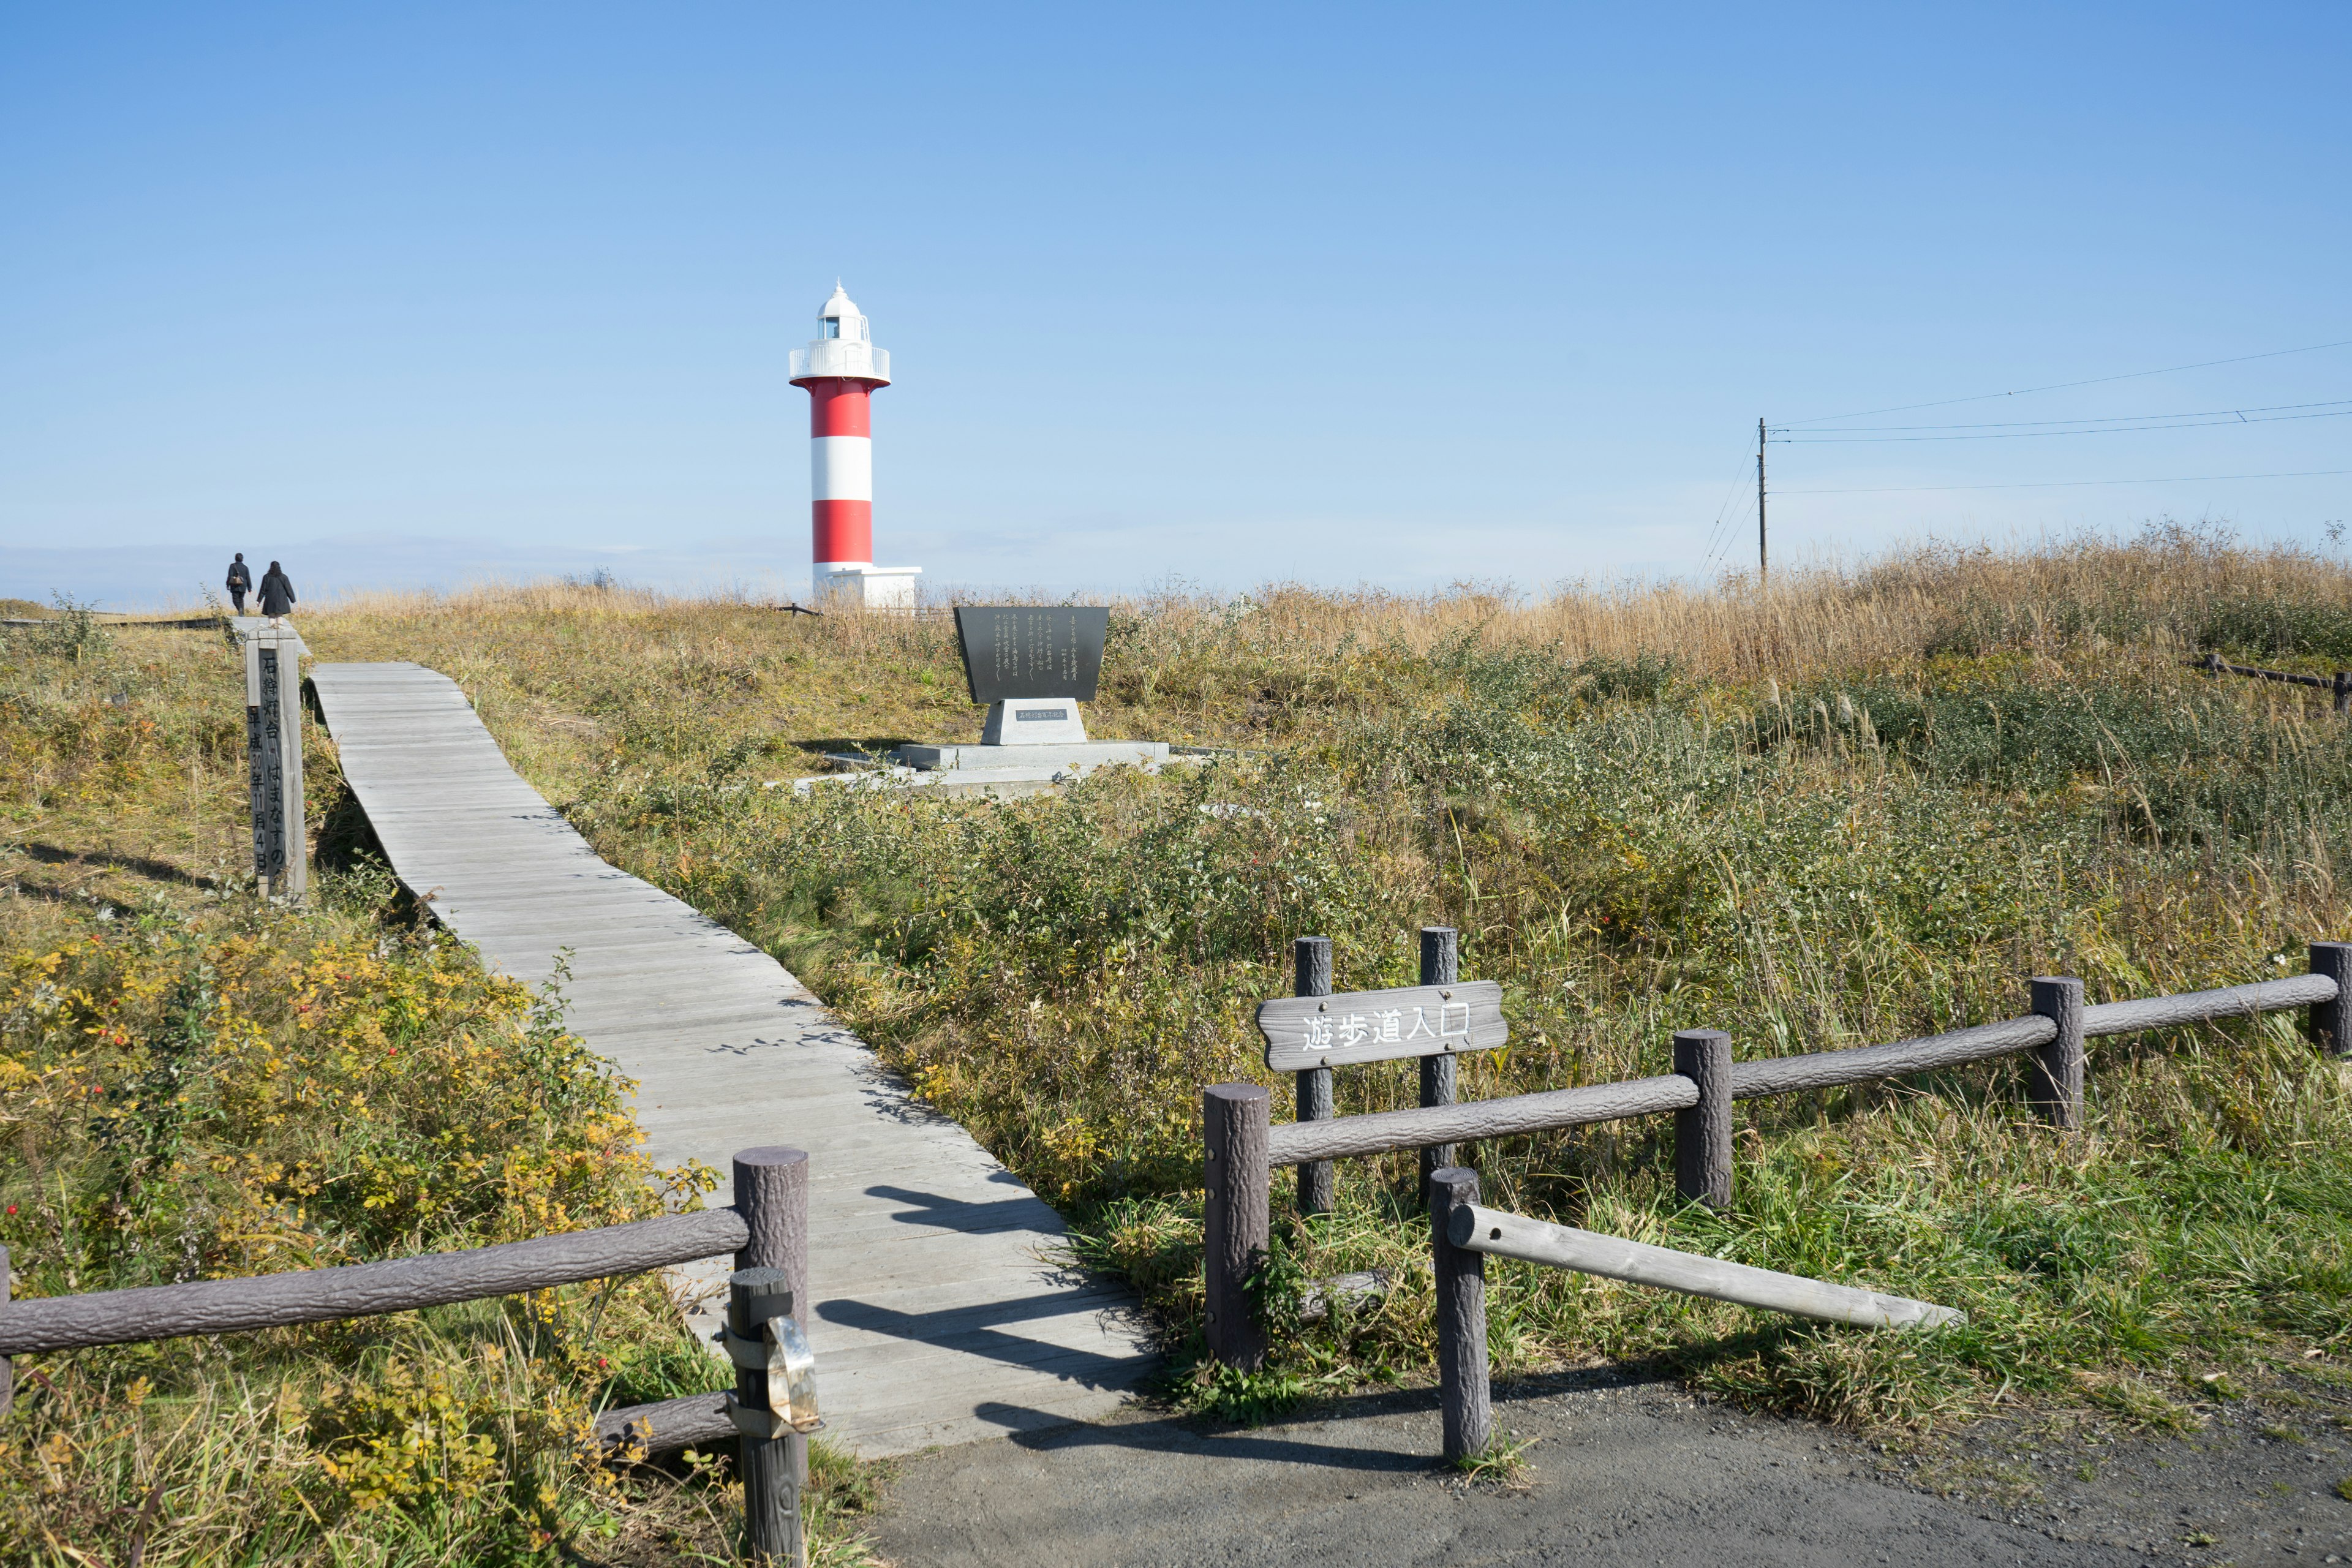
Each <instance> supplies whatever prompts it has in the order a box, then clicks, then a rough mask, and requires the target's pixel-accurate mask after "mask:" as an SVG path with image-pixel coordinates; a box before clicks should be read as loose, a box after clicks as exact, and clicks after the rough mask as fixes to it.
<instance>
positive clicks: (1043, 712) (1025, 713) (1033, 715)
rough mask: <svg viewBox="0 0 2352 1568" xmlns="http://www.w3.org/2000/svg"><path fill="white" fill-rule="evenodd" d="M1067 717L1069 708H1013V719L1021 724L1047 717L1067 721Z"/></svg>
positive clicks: (1046, 718)
mask: <svg viewBox="0 0 2352 1568" xmlns="http://www.w3.org/2000/svg"><path fill="white" fill-rule="evenodd" d="M1069 717H1070V710H1068V709H1066V708H1015V709H1014V710H1013V721H1015V722H1016V723H1023V724H1029V723H1035V722H1037V721H1040V720H1048V719H1051V720H1060V721H1064V722H1067V721H1068V720H1069Z"/></svg>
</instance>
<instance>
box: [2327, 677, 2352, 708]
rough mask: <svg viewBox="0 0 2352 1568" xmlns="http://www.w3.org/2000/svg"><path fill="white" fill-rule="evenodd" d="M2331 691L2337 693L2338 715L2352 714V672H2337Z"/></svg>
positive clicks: (2331, 684)
mask: <svg viewBox="0 0 2352 1568" xmlns="http://www.w3.org/2000/svg"><path fill="white" fill-rule="evenodd" d="M2329 689H2330V690H2332V691H2334V692H2335V693H2336V711H2337V712H2338V713H2345V712H2352V670H2345V669H2339V670H2337V671H2336V679H2335V680H2334V681H2332V682H2331V683H2330V684H2329Z"/></svg>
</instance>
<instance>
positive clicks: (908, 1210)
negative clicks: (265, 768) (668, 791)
mask: <svg viewBox="0 0 2352 1568" xmlns="http://www.w3.org/2000/svg"><path fill="white" fill-rule="evenodd" d="M311 679H312V680H313V681H314V682H315V684H316V689H317V691H318V695H319V701H320V708H321V709H322V710H324V712H325V714H326V719H327V725H328V728H329V730H330V731H331V732H332V734H333V736H334V739H335V745H336V748H337V750H338V751H339V752H341V757H342V769H343V776H344V777H345V778H346V779H347V780H348V781H349V782H350V784H351V787H352V793H353V794H354V795H357V796H358V797H359V801H360V804H361V805H362V806H363V807H364V808H365V809H366V811H367V816H368V821H369V822H370V824H371V825H372V826H373V827H374V829H375V834H376V837H377V838H378V839H379V840H381V841H382V843H383V847H384V851H385V853H386V854H387V855H388V856H389V857H390V858H391V860H392V865H393V869H394V871H395V872H396V873H397V874H398V876H399V878H400V879H401V881H402V882H403V883H404V884H405V885H406V886H407V887H408V888H409V889H411V890H412V891H413V892H415V894H417V895H418V896H419V897H420V898H425V899H428V900H430V902H431V905H432V908H433V910H434V913H435V914H436V915H437V916H438V917H439V918H440V920H441V921H442V922H443V923H444V924H446V926H448V928H449V929H450V930H451V931H455V932H456V933H457V935H458V936H460V937H462V938H464V939H465V940H466V941H467V942H471V943H473V944H474V945H475V946H476V947H477V948H478V950H479V951H480V952H481V955H482V958H483V960H484V962H485V963H488V964H490V965H492V966H494V967H496V968H497V969H499V970H502V971H504V972H505V973H509V974H511V975H513V976H515V977H516V978H518V979H520V980H523V981H527V982H530V983H532V984H537V983H538V982H540V981H542V980H544V979H545V978H547V976H548V975H549V974H550V973H551V972H552V971H553V969H554V967H555V963H556V959H557V955H558V953H559V952H561V951H568V952H569V953H570V955H571V956H570V963H571V970H572V978H571V980H570V981H569V982H568V983H567V984H565V986H564V995H565V998H566V1000H567V1002H568V1004H569V1005H568V1008H567V1012H566V1017H567V1020H568V1022H569V1025H570V1026H571V1028H572V1030H573V1032H574V1033H576V1034H578V1035H579V1036H580V1037H582V1038H583V1039H584V1040H586V1041H587V1042H588V1044H589V1045H590V1046H592V1047H594V1048H595V1049H596V1050H597V1051H599V1052H601V1053H602V1054H603V1055H604V1056H605V1057H606V1058H610V1059H611V1060H612V1061H613V1062H614V1064H615V1065H617V1066H618V1067H619V1068H620V1069H621V1070H622V1071H623V1072H625V1073H626V1074H627V1075H628V1076H629V1077H630V1078H632V1079H635V1080H636V1083H637V1105H636V1110H637V1119H638V1121H639V1123H640V1124H641V1125H642V1126H643V1127H644V1128H645V1131H646V1147H647V1152H648V1153H650V1154H651V1156H652V1157H653V1158H654V1160H655V1161H656V1162H657V1163H661V1164H665V1165H674V1164H677V1163H682V1162H684V1161H685V1160H687V1159H688V1158H692V1159H697V1160H700V1161H703V1162H704V1163H708V1164H709V1165H711V1166H713V1167H714V1168H716V1169H717V1170H718V1172H719V1175H720V1177H721V1179H722V1181H723V1180H724V1179H725V1178H726V1176H727V1175H728V1173H729V1171H730V1158H731V1157H732V1155H733V1154H734V1152H735V1151H736V1150H738V1149H743V1148H749V1147H752V1146H754V1145H758V1144H763V1143H790V1144H794V1145H797V1146H799V1147H801V1148H804V1149H806V1150H807V1151H808V1152H809V1178H810V1198H809V1229H810V1237H809V1280H810V1287H811V1289H810V1294H811V1295H812V1296H813V1297H814V1312H813V1313H812V1316H811V1330H810V1339H811V1341H812V1342H813V1343H814V1348H815V1350H816V1353H817V1379H818V1389H819V1394H820V1398H821V1400H822V1402H823V1405H824V1412H825V1417H826V1421H827V1425H828V1427H829V1429H830V1430H829V1435H830V1436H832V1437H833V1438H834V1439H835V1441H840V1442H845V1443H846V1444H847V1445H848V1446H850V1447H853V1448H855V1449H856V1451H857V1452H859V1453H862V1454H866V1455H868V1456H877V1455H885V1454H897V1453H906V1452H910V1451H912V1450H915V1449H918V1448H922V1447H929V1446H931V1445H933V1444H943V1443H959V1442H968V1441H971V1440H972V1439H974V1438H978V1437H985V1436H995V1435H998V1434H1001V1433H1003V1432H1006V1431H1012V1430H1034V1429H1037V1428H1040V1427H1045V1426H1058V1425H1062V1424H1064V1423H1066V1422H1068V1421H1072V1420H1084V1419H1088V1418H1091V1417H1095V1416H1098V1415H1103V1414H1105V1413H1107V1412H1108V1411H1110V1410H1112V1409H1114V1408H1115V1407H1116V1406H1117V1405H1118V1404H1119V1402H1120V1398H1121V1394H1122V1391H1124V1390H1126V1389H1127V1388H1129V1387H1130V1386H1132V1385H1133V1384H1134V1383H1135V1381H1136V1379H1137V1378H1138V1377H1139V1376H1140V1375H1141V1373H1143V1372H1144V1370H1145V1369H1146V1367H1147V1366H1148V1365H1149V1364H1150V1363H1149V1358H1148V1357H1147V1356H1146V1355H1145V1354H1144V1353H1143V1352H1142V1351H1141V1349H1140V1348H1139V1343H1138V1340H1139V1334H1137V1333H1135V1332H1134V1331H1132V1330H1131V1328H1130V1322H1131V1319H1130V1311H1131V1308H1132V1302H1131V1300H1129V1298H1128V1297H1127V1296H1126V1294H1125V1293H1124V1292H1122V1291H1120V1290H1118V1289H1113V1288H1111V1287H1109V1286H1108V1285H1106V1284H1105V1283H1103V1282H1101V1281H1099V1280H1095V1279H1088V1278H1087V1277H1084V1276H1080V1275H1076V1274H1073V1273H1071V1272H1069V1271H1067V1270H1065V1269H1062V1268H1056V1267H1055V1266H1054V1265H1052V1264H1051V1263H1049V1262H1046V1261H1045V1260H1044V1259H1043V1258H1041V1256H1040V1254H1041V1253H1045V1252H1050V1251H1051V1250H1052V1249H1053V1248H1054V1247H1055V1243H1056V1241H1057V1240H1058V1238H1059V1237H1061V1236H1062V1233H1063V1232H1062V1223H1061V1220H1060V1219H1059V1218H1058V1217H1057V1216H1056V1215H1055V1213H1054V1211H1053V1210H1052V1209H1050V1208H1048V1207H1047V1206H1046V1205H1045V1204H1044V1203H1043V1202H1041V1201H1040V1200H1039V1199H1038V1198H1037V1197H1036V1195H1035V1194H1032V1193H1031V1192H1030V1191H1029V1190H1028V1189H1027V1188H1026V1187H1024V1186H1023V1185H1022V1184H1021V1183H1020V1182H1019V1181H1018V1180H1016V1179H1015V1178H1014V1177H1013V1174H1012V1173H1010V1172H1008V1171H1006V1170H1005V1169H1004V1168H1003V1166H1002V1165H1000V1164H998V1163H997V1162H996V1161H995V1160H993V1159H992V1158H991V1157H990V1156H989V1155H988V1153H987V1152H985V1151H983V1150H982V1148H981V1147H980V1145H979V1144H977V1143H975V1142H972V1140H971V1135H970V1134H968V1133H966V1132H965V1131H963V1129H962V1128H961V1127H959V1126H957V1125H956V1124H955V1123H954V1122H952V1121H949V1120H947V1119H946V1118H944V1117H941V1116H939V1115H937V1114H936V1113H934V1112H932V1111H930V1110H928V1109H926V1108H925V1107H924V1106H922V1105H921V1104H919V1102H917V1101H916V1100H912V1099H911V1098H909V1097H908V1093H907V1091H906V1089H905V1088H904V1086H903V1085H901V1084H900V1083H898V1081H897V1080H895V1079H892V1078H890V1077H889V1076H888V1075H887V1074H886V1073H885V1072H883V1071H882V1070H881V1069H880V1068H879V1067H878V1066H877V1062H876V1060H875V1058H874V1055H873V1053H872V1052H871V1051H870V1050H869V1049H868V1048H867V1047H866V1045H865V1044H864V1043H863V1042H861V1041H860V1040H858V1039H857V1037H856V1036H854V1035H852V1034H851V1033H850V1032H849V1030H848V1029H847V1028H846V1027H845V1026H843V1025H842V1024H841V1022H840V1021H839V1020H838V1019H836V1018H835V1017H834V1016H833V1015H832V1014H831V1013H830V1012H829V1011H827V1010H826V1009H825V1007H824V1005H822V1004H821V1003H819V1002H818V1001H817V999H816V998H815V996H814V995H813V994H810V992H809V990H808V988H807V987H806V986H804V985H803V984H801V983H800V982H799V981H797V980H795V979H793V976H792V975H791V974H790V973H787V972H786V971H785V969H784V967H783V966H782V964H780V963H777V962H776V961H775V960H774V959H772V958H771V957H770V956H768V954H767V953H765V952H761V950H760V949H759V948H757V947H754V946H753V945H751V943H750V942H746V941H744V940H743V939H742V938H740V937H739V936H737V935H735V934H734V933H733V932H732V931H728V930H726V929H725V928H724V927H722V926H719V925H718V924H717V923H715V922H714V921H709V920H708V919H706V918H704V917H703V916H702V915H700V914H698V913H696V912H695V910H692V909H690V908H688V906H687V905H685V904H683V903H681V902H679V901H678V900H676V899H674V898H671V897H670V896H669V895H668V894H667V893H665V892H663V891H661V890H660V889H657V888H655V887H653V886H651V885H650V884H648V883H646V882H643V881H640V880H638V879H636V878H635V877H631V876H628V875H626V874H625V873H623V872H621V871H619V870H617V869H615V868H613V867H612V866H609V865H607V864H606V863H605V862H604V860H603V859H601V858H598V857H597V855H596V853H595V851H594V850H593V849H591V848H590V847H588V844H587V842H586V840H584V839H583V838H582V837H580V836H579V834H577V833H575V832H574V831H572V826H571V825H570V824H569V823H567V822H565V821H564V820H563V818H562V816H559V815H558V814H557V813H556V812H555V810H554V809H553V808H552V807H551V806H550V805H548V804H547V802H546V801H545V800H544V799H542V798H541V796H540V795H539V793H538V792H537V791H536V790H533V789H532V788H531V787H530V785H529V784H525V783H524V782H523V781H522V779H521V778H520V776H518V775H517V774H516V773H515V771H514V770H513V769H512V768H510V767H509V766H508V765H507V761H506V758H505V756H504V754H503V753H501V752H500V751H499V746H498V742H496V741H494V740H492V739H491V738H490V734H489V731H487V730H485V729H484V728H483V727H482V724H481V721H480V720H478V718H476V717H475V715H474V710H473V707H472V705H471V704H469V703H468V702H467V700H466V697H465V694H464V693H463V692H461V691H460V690H458V689H457V685H456V684H455V683H454V682H452V681H451V680H450V679H448V678H447V677H446V676H443V675H440V674H438V673H436V672H435V671H433V670H430V669H426V668H423V667H422V666H420V665H415V664H317V665H314V666H312V668H311ZM710 1201H711V1202H713V1203H715V1204H716V1203H725V1202H728V1201H729V1194H728V1192H727V1190H726V1189H725V1187H724V1186H722V1187H721V1188H720V1190H719V1193H718V1194H715V1195H714V1196H713V1197H712V1198H711V1200H710ZM725 1271H726V1264H725V1262H724V1260H719V1261H717V1262H714V1263H712V1264H709V1265H707V1266H704V1267H703V1268H702V1269H701V1270H700V1275H699V1281H698V1282H699V1283H702V1284H706V1285H708V1284H714V1283H717V1282H720V1281H723V1279H724V1276H725ZM698 1321H699V1322H700V1325H701V1326H702V1327H704V1328H706V1329H707V1328H708V1327H709V1326H710V1324H711V1323H712V1322H713V1321H715V1320H711V1319H709V1317H708V1314H707V1312H706V1313H704V1314H703V1315H702V1316H701V1317H700V1319H699V1320H698Z"/></svg>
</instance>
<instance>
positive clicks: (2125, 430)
mask: <svg viewBox="0 0 2352 1568" xmlns="http://www.w3.org/2000/svg"><path fill="white" fill-rule="evenodd" d="M2172 418H2173V422H2172V423H2170V424H2166V425H2116V426H2109V427H2107V428H2105V429H2099V430H2008V431H2000V432H1997V433H1993V434H1990V435H1976V436H1789V437H1782V438H1781V440H1780V443H1779V444H1780V445H1782V446H1789V447H1874V446H1881V445H1885V444H1886V443H1888V442H1908V441H2023V440H2030V439H2032V437H2037V436H2130V435H2136V434H2137V433H2138V432H2140V431H2143V430H2202V429H2206V428H2209V427H2210V426H2215V425H2279V424H2284V423H2287V422H2289V421H2293V420H2299V419H2352V408H2345V409H2339V410H2337V411H2336V413H2333V414H2271V415H2265V416H2263V417H2262V418H2260V419H2250V418H2248V417H2247V416H2245V415H2243V414H2233V415H2231V416H2230V417H2228V418H2226V419H2190V418H2182V417H2179V416H2172Z"/></svg>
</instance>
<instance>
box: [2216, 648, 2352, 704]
mask: <svg viewBox="0 0 2352 1568" xmlns="http://www.w3.org/2000/svg"><path fill="white" fill-rule="evenodd" d="M2187 663H2188V666H2189V668H2191V669H2201V670H2203V671H2204V672H2205V673H2206V674H2208V675H2242V676H2246V677H2248V678H2250V679H2254V680H2275V681H2278V682H2280V683H2281V684H2282V685H2286V686H2315V687H2317V688H2318V689H2320V690H2322V691H2328V692H2333V693H2335V696H2336V711H2337V712H2338V713H2347V712H2352V670H2342V669H2339V670H2337V671H2336V673H2335V674H2334V675H2297V674H2295V673H2294V672H2293V671H2292V670H2284V669H2264V668H2261V667H2260V666H2259V665H2252V664H2224V663H2222V662H2221V655H2220V654H2218V653H2209V654H2207V655H2206V656H2205V657H2204V658H2192V659H2189V660H2188V661H2187Z"/></svg>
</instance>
